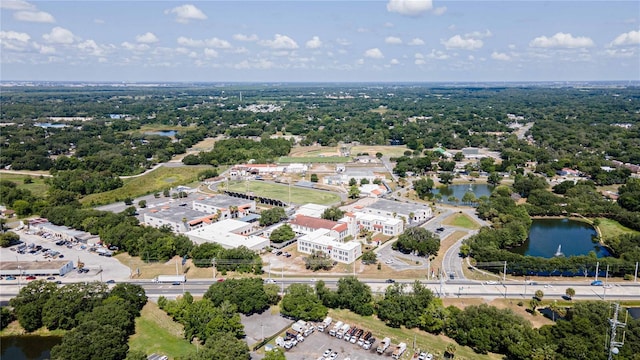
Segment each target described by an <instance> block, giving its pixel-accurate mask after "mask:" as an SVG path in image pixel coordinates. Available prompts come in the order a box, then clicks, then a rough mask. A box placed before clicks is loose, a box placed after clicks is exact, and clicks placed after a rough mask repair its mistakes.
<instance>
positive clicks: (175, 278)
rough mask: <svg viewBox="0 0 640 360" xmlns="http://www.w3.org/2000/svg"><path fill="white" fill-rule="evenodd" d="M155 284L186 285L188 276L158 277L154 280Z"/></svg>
mask: <svg viewBox="0 0 640 360" xmlns="http://www.w3.org/2000/svg"><path fill="white" fill-rule="evenodd" d="M153 282H154V283H172V284H173V283H184V282H187V276H186V275H158V276H156V277H155V278H154V279H153Z"/></svg>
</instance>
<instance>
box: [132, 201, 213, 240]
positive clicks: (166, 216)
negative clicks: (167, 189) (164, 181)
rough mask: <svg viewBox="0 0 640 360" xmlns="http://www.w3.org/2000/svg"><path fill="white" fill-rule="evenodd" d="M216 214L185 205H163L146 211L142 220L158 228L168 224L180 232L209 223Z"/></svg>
mask: <svg viewBox="0 0 640 360" xmlns="http://www.w3.org/2000/svg"><path fill="white" fill-rule="evenodd" d="M217 216H218V215H217V214H210V213H206V212H202V211H197V210H193V209H190V208H187V207H169V206H163V207H161V208H160V209H158V208H154V209H151V210H149V211H148V212H146V213H145V214H144V216H143V222H144V224H145V225H147V226H152V227H155V228H159V227H162V226H168V227H169V228H171V230H173V232H175V233H177V234H182V233H185V232H187V231H190V230H193V229H195V228H198V227H201V226H204V225H206V224H211V223H212V222H214V221H216V217H217Z"/></svg>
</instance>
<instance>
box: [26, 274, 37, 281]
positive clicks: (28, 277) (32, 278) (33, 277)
mask: <svg viewBox="0 0 640 360" xmlns="http://www.w3.org/2000/svg"><path fill="white" fill-rule="evenodd" d="M35 279H36V277H35V276H33V275H29V276H27V280H35Z"/></svg>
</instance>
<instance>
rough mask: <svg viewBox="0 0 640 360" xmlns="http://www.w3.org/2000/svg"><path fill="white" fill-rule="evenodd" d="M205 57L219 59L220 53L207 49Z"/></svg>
mask: <svg viewBox="0 0 640 360" xmlns="http://www.w3.org/2000/svg"><path fill="white" fill-rule="evenodd" d="M204 56H206V57H208V58H212V57H218V52H217V51H215V50H214V49H209V48H206V49H204Z"/></svg>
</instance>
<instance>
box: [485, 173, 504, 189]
mask: <svg viewBox="0 0 640 360" xmlns="http://www.w3.org/2000/svg"><path fill="white" fill-rule="evenodd" d="M501 181H502V176H501V175H500V174H499V173H497V172H492V173H490V174H489V177H487V182H488V183H489V184H491V185H493V186H496V185H499V184H500V182H501Z"/></svg>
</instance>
